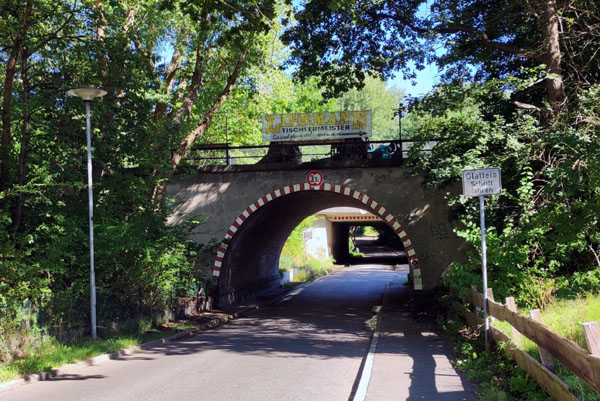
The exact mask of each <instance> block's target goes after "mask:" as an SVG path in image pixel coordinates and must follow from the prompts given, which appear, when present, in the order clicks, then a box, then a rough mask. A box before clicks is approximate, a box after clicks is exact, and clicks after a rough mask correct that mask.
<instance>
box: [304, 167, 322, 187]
mask: <svg viewBox="0 0 600 401" xmlns="http://www.w3.org/2000/svg"><path fill="white" fill-rule="evenodd" d="M306 182H308V185H310V186H313V187H318V186H319V185H321V184H322V183H323V174H321V172H320V171H317V170H312V171H309V172H308V174H306Z"/></svg>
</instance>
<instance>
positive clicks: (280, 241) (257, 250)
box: [217, 191, 393, 304]
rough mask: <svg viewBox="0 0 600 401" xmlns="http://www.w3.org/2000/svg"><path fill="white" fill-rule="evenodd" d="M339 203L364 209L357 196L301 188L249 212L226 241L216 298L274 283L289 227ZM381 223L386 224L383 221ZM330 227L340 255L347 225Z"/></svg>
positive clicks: (224, 300)
mask: <svg viewBox="0 0 600 401" xmlns="http://www.w3.org/2000/svg"><path fill="white" fill-rule="evenodd" d="M340 206H347V207H355V208H360V209H366V208H365V205H364V203H362V202H361V201H359V200H358V199H355V198H353V197H349V196H346V195H343V194H340V193H335V192H326V191H300V192H294V193H290V194H287V195H285V196H281V197H278V198H276V199H273V200H272V201H270V202H268V203H265V204H264V205H263V206H261V207H260V208H258V209H257V210H256V211H254V212H253V213H252V214H250V215H249V217H248V218H247V219H246V220H245V221H244V222H243V224H241V225H240V226H239V228H238V229H237V231H236V233H235V235H234V236H233V237H232V238H231V239H230V240H229V243H228V244H227V252H226V253H225V256H224V258H223V261H222V264H221V270H220V275H219V279H218V287H217V291H218V294H217V296H218V298H217V302H218V303H219V304H230V303H234V302H238V301H240V300H242V299H244V298H245V297H248V296H251V295H254V294H257V293H260V292H261V291H264V290H267V289H269V288H272V287H275V286H277V285H278V284H279V278H280V275H279V257H280V254H281V250H282V248H283V245H284V244H285V241H286V239H287V238H288V237H289V235H290V233H291V232H292V230H293V229H294V228H295V227H296V226H297V225H298V224H299V223H300V222H301V221H302V220H304V219H305V218H307V217H308V216H311V215H313V214H315V213H317V212H319V211H320V210H323V209H328V208H332V207H340ZM380 224H383V225H385V226H386V227H387V224H386V223H384V222H380ZM333 227H334V237H335V236H339V238H338V240H336V241H334V244H337V245H335V246H337V247H338V248H339V249H334V250H333V253H334V257H335V255H337V257H338V258H342V257H343V256H344V255H347V253H348V241H347V239H348V230H349V227H350V225H348V224H334V225H333ZM391 232H393V231H391ZM344 239H345V241H344ZM344 244H345V245H344ZM344 246H345V249H344Z"/></svg>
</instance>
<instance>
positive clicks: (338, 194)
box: [167, 165, 466, 304]
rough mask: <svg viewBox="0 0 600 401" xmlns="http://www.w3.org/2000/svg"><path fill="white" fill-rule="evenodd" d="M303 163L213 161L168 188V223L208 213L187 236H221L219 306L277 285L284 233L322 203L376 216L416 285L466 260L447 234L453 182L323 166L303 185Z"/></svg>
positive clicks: (203, 239)
mask: <svg viewBox="0 0 600 401" xmlns="http://www.w3.org/2000/svg"><path fill="white" fill-rule="evenodd" d="M309 170H310V169H308V168H298V167H296V168H290V169H287V170H275V171H273V170H266V169H261V166H259V165H254V166H228V167H215V168H211V169H204V170H202V171H196V172H194V173H193V174H187V175H183V174H180V175H178V176H176V178H175V179H173V180H172V182H171V184H170V185H169V187H168V190H167V193H168V195H170V197H171V199H173V201H174V202H176V203H175V212H174V214H173V215H172V216H171V217H170V219H169V222H170V223H172V224H177V223H178V222H181V221H182V220H184V219H187V218H192V217H201V218H204V219H206V223H205V224H203V225H202V226H201V227H200V229H199V230H198V231H197V232H195V233H194V234H193V235H192V239H193V240H194V241H196V242H199V243H207V242H209V241H211V240H213V241H214V240H217V241H218V242H220V245H219V249H218V252H217V255H216V256H215V262H214V267H213V277H214V278H215V279H216V280H217V291H218V294H217V297H218V298H217V299H218V303H219V304H229V303H233V302H237V301H239V300H241V299H243V298H244V297H246V296H248V295H252V294H256V293H259V292H261V291H264V290H267V289H269V288H272V287H274V286H276V285H278V282H279V256H280V254H281V249H282V247H283V245H284V243H285V241H286V239H287V237H288V236H289V234H290V232H291V231H292V230H293V229H294V227H296V226H297V225H298V224H299V223H300V222H301V221H302V220H303V219H304V218H306V217H308V216H310V215H312V214H314V213H316V212H318V211H320V210H323V209H327V208H331V207H337V206H349V207H358V208H362V209H364V210H367V211H370V212H372V213H374V214H376V215H378V216H380V217H381V218H382V219H383V220H384V221H385V222H386V223H387V224H388V225H389V226H390V227H391V228H392V229H393V230H394V232H396V234H397V235H398V236H399V237H400V239H401V241H402V243H403V245H404V247H405V249H406V251H407V254H408V256H409V265H410V269H411V279H412V283H413V286H414V289H415V290H429V289H432V288H434V287H435V286H436V285H438V284H440V282H441V280H442V277H443V274H444V272H445V271H446V270H448V269H449V268H450V267H451V266H450V264H451V262H452V261H455V260H461V259H463V258H464V248H465V247H466V245H465V243H464V241H463V240H462V239H460V238H458V237H457V236H456V235H455V234H454V233H453V225H452V224H453V223H451V221H450V219H449V209H448V206H447V204H446V197H447V195H448V193H449V192H451V191H457V190H458V188H451V189H449V190H448V189H445V190H439V189H433V190H428V189H424V188H423V186H422V178H421V177H420V176H416V175H414V174H412V173H411V172H410V171H409V170H408V169H407V168H405V167H401V166H383V167H367V168H322V169H320V171H321V172H322V174H323V177H324V179H323V184H322V185H321V186H319V187H311V186H309V185H308V184H306V174H307V173H308V171H309Z"/></svg>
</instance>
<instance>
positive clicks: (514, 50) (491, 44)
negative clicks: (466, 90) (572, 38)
mask: <svg viewBox="0 0 600 401" xmlns="http://www.w3.org/2000/svg"><path fill="white" fill-rule="evenodd" d="M367 14H369V15H370V16H371V17H372V18H374V19H379V18H383V19H391V20H394V21H396V22H400V23H402V24H403V25H405V26H407V27H408V28H410V29H411V30H413V31H415V32H417V33H431V32H435V33H439V34H454V33H467V34H470V35H473V36H474V39H475V40H477V41H478V42H479V43H481V44H482V45H483V46H485V47H487V48H489V49H494V50H500V51H503V52H506V53H511V54H514V55H516V56H519V57H524V58H531V59H534V60H537V61H540V62H543V60H542V56H541V55H540V54H538V52H536V51H535V50H532V49H526V48H522V47H519V46H514V45H511V44H508V43H503V42H498V41H495V40H491V39H490V38H489V36H488V35H487V33H486V32H485V31H481V30H478V29H475V28H470V27H466V26H462V25H449V26H441V25H440V26H437V27H431V28H424V27H421V26H418V25H416V24H414V23H413V22H412V21H410V20H409V19H408V18H405V17H402V16H400V15H398V14H395V15H394V14H388V13H382V12H375V11H369V12H367Z"/></svg>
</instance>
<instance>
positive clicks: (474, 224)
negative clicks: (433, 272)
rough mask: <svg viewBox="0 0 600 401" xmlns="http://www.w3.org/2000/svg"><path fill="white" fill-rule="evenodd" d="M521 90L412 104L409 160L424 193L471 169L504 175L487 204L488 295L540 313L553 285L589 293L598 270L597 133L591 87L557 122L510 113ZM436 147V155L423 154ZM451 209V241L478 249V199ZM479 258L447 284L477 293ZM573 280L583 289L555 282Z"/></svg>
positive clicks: (488, 90) (502, 88)
mask: <svg viewBox="0 0 600 401" xmlns="http://www.w3.org/2000/svg"><path fill="white" fill-rule="evenodd" d="M518 90H519V85H518V81H516V80H509V81H496V80H491V81H488V82H487V83H485V84H469V85H463V84H461V83H457V84H452V85H442V86H440V87H439V88H438V89H437V90H436V91H434V92H432V93H431V94H429V95H428V96H426V97H425V98H423V99H420V100H418V101H417V102H415V103H414V104H413V106H412V107H413V108H412V110H411V116H412V118H413V121H414V122H415V125H414V128H415V138H416V139H417V141H419V142H420V143H421V146H415V147H413V149H411V157H412V159H413V163H414V165H415V167H417V168H419V169H423V170H424V172H425V176H426V185H429V186H442V187H443V186H449V185H454V184H455V183H457V182H458V181H459V180H460V176H461V172H462V170H464V169H467V168H478V167H483V166H498V167H501V169H502V185H503V188H504V190H503V194H502V196H500V197H486V220H487V226H488V230H487V243H488V247H487V249H488V269H489V281H490V287H492V288H493V289H494V292H495V294H496V296H498V297H499V298H500V297H504V296H508V295H514V296H515V297H517V300H518V302H519V303H520V304H522V305H528V306H535V307H542V308H543V307H545V306H546V305H548V303H549V302H551V301H552V299H553V297H554V292H555V289H556V288H557V287H556V286H557V283H559V285H560V288H561V292H562V293H566V292H571V293H573V292H575V293H576V292H577V290H576V286H577V285H579V286H582V287H589V288H590V289H593V288H594V284H593V282H594V275H593V273H585V272H586V271H588V270H593V269H597V268H598V266H599V264H598V260H599V259H598V257H597V253H598V251H597V250H598V248H599V246H600V238H599V237H598V218H597V215H598V214H597V210H600V209H599V204H598V191H597V188H598V187H599V184H600V183H599V182H598V176H597V171H598V170H597V163H598V160H597V158H598V156H597V155H598V152H597V149H598V146H600V136H599V135H598V134H599V133H600V132H599V131H600V130H599V129H598V123H597V116H598V114H596V113H597V112H598V110H597V107H596V106H595V104H596V103H594V102H593V101H592V100H591V99H590V95H591V94H595V93H597V89H596V88H594V89H589V90H585V91H581V92H580V95H579V97H578V102H579V103H578V107H577V108H574V109H573V111H572V112H571V114H570V116H569V119H567V120H566V121H561V122H556V121H554V122H542V121H540V119H538V118H536V115H535V114H529V113H525V112H523V111H522V110H519V109H517V108H515V107H514V106H513V105H512V104H511V93H517V92H518ZM583 110H585V112H584V111H583ZM582 113H585V117H584V116H583V114H582ZM569 121H574V122H575V123H574V124H575V127H573V125H572V124H570V123H569ZM434 139H438V140H439V142H438V143H437V145H436V146H435V147H434V149H433V151H432V152H431V153H429V154H423V153H422V152H421V149H422V147H424V144H425V143H427V142H429V141H431V140H434ZM450 203H451V204H452V206H453V217H454V218H457V219H460V220H461V221H462V223H463V228H462V229H459V230H457V234H458V235H459V236H461V237H463V238H464V239H465V240H466V241H467V242H468V243H470V244H471V245H472V247H473V249H475V250H479V249H480V241H481V240H480V238H481V234H480V230H479V221H478V220H479V219H478V217H479V216H478V209H479V207H478V199H477V198H466V197H463V196H455V197H452V198H451V199H450ZM480 260H481V259H480V256H479V251H477V252H475V253H471V256H470V258H469V260H468V261H467V262H465V261H463V262H458V263H456V265H455V269H453V270H451V271H450V272H449V273H448V276H447V277H448V284H449V285H451V286H454V287H456V288H458V289H459V290H461V291H465V290H468V288H469V287H470V286H471V285H477V286H478V287H481V284H480V282H481V280H480V263H481V262H480ZM574 272H579V273H578V275H577V276H576V277H579V278H580V280H583V278H584V277H587V279H588V280H589V282H588V281H586V283H583V282H581V281H580V283H579V284H576V282H573V284H572V289H571V290H569V289H568V287H569V286H568V285H567V284H566V282H565V281H566V280H567V279H560V277H564V276H567V275H571V274H573V273H574ZM557 280H558V281H557Z"/></svg>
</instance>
